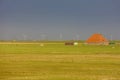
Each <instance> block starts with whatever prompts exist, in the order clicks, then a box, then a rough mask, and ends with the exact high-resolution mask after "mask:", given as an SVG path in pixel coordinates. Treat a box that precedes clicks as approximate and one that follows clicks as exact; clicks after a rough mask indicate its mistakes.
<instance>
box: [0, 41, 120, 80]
mask: <svg viewBox="0 0 120 80" xmlns="http://www.w3.org/2000/svg"><path fill="white" fill-rule="evenodd" d="M0 80H120V46H119V45H108V46H98V45H96V46H95V45H91V46H90V45H84V44H79V45H77V46H65V45H64V43H53V42H52V43H40V42H39V43H17V42H16V43H15V42H14V43H8V42H7V43H2V42H1V43H0Z"/></svg>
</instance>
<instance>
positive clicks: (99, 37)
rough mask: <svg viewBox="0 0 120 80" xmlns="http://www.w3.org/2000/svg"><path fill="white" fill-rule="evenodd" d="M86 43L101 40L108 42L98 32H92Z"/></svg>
mask: <svg viewBox="0 0 120 80" xmlns="http://www.w3.org/2000/svg"><path fill="white" fill-rule="evenodd" d="M86 42H87V43H101V42H108V40H107V39H106V38H105V37H104V36H103V35H102V34H99V33H96V34H93V35H92V36H91V37H90V38H88V40H87V41H86Z"/></svg>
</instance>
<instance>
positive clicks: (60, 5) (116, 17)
mask: <svg viewBox="0 0 120 80" xmlns="http://www.w3.org/2000/svg"><path fill="white" fill-rule="evenodd" d="M119 3H120V0H1V1H0V39H2V40H4V39H8V40H9V39H19V40H22V39H32V40H41V39H48V40H59V39H63V40H66V39H70V40H72V39H87V38H88V37H89V36H90V35H91V34H93V33H96V32H99V33H102V34H104V35H105V36H106V37H107V38H110V35H111V34H112V35H113V39H120V36H119V34H120V31H119V30H120V5H119Z"/></svg>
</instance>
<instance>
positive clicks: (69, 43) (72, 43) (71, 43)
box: [65, 42, 78, 46]
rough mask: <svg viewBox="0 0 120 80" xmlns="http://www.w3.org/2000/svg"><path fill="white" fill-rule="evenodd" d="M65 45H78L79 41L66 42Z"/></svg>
mask: <svg viewBox="0 0 120 80" xmlns="http://www.w3.org/2000/svg"><path fill="white" fill-rule="evenodd" d="M65 45H73V46H74V45H75V46H76V45H78V43H77V42H65Z"/></svg>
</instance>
